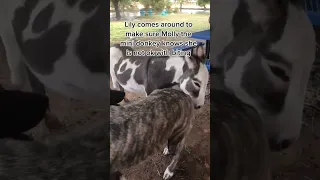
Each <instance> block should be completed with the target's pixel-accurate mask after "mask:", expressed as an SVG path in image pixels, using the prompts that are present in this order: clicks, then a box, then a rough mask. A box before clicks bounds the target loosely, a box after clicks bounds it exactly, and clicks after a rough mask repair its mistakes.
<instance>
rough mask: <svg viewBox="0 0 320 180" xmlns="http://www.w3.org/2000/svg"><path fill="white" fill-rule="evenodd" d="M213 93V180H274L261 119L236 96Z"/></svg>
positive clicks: (226, 93) (214, 91)
mask: <svg viewBox="0 0 320 180" xmlns="http://www.w3.org/2000/svg"><path fill="white" fill-rule="evenodd" d="M211 91H213V92H212V93H211V98H210V101H211V108H210V111H211V112H210V113H211V119H212V120H211V123H212V124H213V125H211V126H212V127H213V129H211V131H213V134H214V135H213V137H212V143H211V146H212V147H213V152H212V158H213V163H214V164H213V165H212V166H213V172H211V174H212V177H213V179H216V180H239V179H243V178H246V179H248V180H270V164H269V163H270V162H269V160H268V158H269V153H270V152H269V146H268V139H267V136H266V132H265V130H264V126H263V123H262V119H261V117H260V115H259V114H258V112H257V111H256V110H255V109H254V108H253V107H251V106H249V105H247V104H245V103H243V102H241V101H240V100H239V99H237V97H236V96H235V95H234V94H231V93H228V92H226V91H225V90H222V89H220V90H217V89H214V90H211Z"/></svg>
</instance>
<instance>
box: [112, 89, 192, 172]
mask: <svg viewBox="0 0 320 180" xmlns="http://www.w3.org/2000/svg"><path fill="white" fill-rule="evenodd" d="M193 119H194V104H193V102H192V100H191V98H190V97H189V96H187V95H186V94H184V93H183V92H182V91H179V90H175V89H161V90H155V91H154V92H153V93H151V95H150V96H148V97H147V98H145V99H142V100H139V101H136V102H132V103H130V104H127V105H125V106H123V107H111V108H110V136H111V137H110V165H111V171H113V172H115V171H118V170H123V169H125V168H128V167H130V166H132V165H135V164H137V163H139V162H140V161H142V160H144V159H146V158H147V157H148V156H149V155H151V154H153V153H154V152H156V151H157V150H159V149H161V148H164V147H165V145H166V144H167V142H168V139H170V138H175V137H177V136H181V135H182V134H188V132H189V131H190V129H191V127H192V120H193ZM186 132H187V133H186Z"/></svg>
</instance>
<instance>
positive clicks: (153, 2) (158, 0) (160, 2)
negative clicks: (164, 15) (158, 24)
mask: <svg viewBox="0 0 320 180" xmlns="http://www.w3.org/2000/svg"><path fill="white" fill-rule="evenodd" d="M138 1H139V2H140V3H141V4H142V5H143V6H144V7H145V8H152V9H153V10H154V11H162V10H163V9H164V8H165V7H170V6H171V2H170V1H169V0H138Z"/></svg>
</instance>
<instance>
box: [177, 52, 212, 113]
mask: <svg viewBox="0 0 320 180" xmlns="http://www.w3.org/2000/svg"><path fill="white" fill-rule="evenodd" d="M192 54H193V55H192V56H190V57H188V56H185V61H186V64H185V66H184V70H183V71H184V72H183V74H182V76H181V77H180V80H179V86H180V89H181V90H182V91H183V92H184V93H186V94H188V95H189V96H190V97H191V98H192V100H193V102H194V103H195V107H196V108H200V107H201V106H202V105H204V101H205V95H206V89H207V84H208V81H209V72H208V69H207V68H206V66H205V64H204V60H205V54H204V49H203V47H202V46H198V47H196V48H194V49H193V53H192Z"/></svg>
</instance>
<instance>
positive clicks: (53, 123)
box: [25, 66, 63, 129]
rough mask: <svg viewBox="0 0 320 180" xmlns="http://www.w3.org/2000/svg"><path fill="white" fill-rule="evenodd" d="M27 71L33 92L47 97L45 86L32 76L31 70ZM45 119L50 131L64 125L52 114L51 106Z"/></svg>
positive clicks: (27, 69)
mask: <svg viewBox="0 0 320 180" xmlns="http://www.w3.org/2000/svg"><path fill="white" fill-rule="evenodd" d="M25 69H26V71H27V74H28V78H29V82H30V86H31V89H32V92H35V93H40V94H44V95H46V89H45V87H44V85H43V84H42V83H41V82H40V81H39V80H38V78H36V77H35V76H34V75H33V74H32V72H31V71H30V69H29V68H28V67H27V66H26V68H25ZM44 118H45V123H46V126H47V127H48V128H49V129H59V128H61V127H63V125H62V123H61V122H60V121H59V119H58V118H57V117H56V116H55V115H54V114H53V113H52V112H51V109H50V106H49V108H48V111H47V113H46V115H45V117H44Z"/></svg>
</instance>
